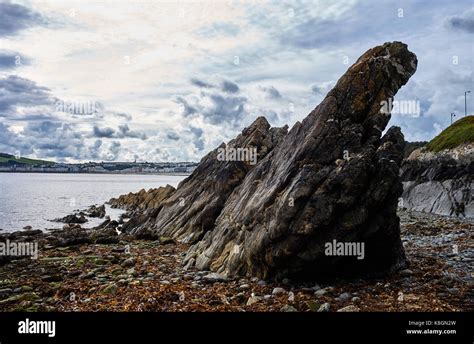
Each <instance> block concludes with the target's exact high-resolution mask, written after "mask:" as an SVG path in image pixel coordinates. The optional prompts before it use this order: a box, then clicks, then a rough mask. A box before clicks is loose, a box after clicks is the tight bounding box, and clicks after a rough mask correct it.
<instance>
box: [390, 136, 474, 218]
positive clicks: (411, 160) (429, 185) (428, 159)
mask: <svg viewBox="0 0 474 344" xmlns="http://www.w3.org/2000/svg"><path fill="white" fill-rule="evenodd" d="M401 176H402V181H403V195H402V198H401V200H400V202H399V206H401V207H404V208H408V209H411V210H416V211H423V212H428V213H434V214H438V215H447V216H464V217H468V218H474V185H473V176H474V144H472V143H468V144H463V145H461V146H459V147H457V148H454V149H449V150H444V151H441V152H438V153H433V152H429V151H427V150H426V149H424V148H421V149H417V150H415V151H413V153H412V154H411V155H410V156H409V157H408V159H406V160H405V161H404V162H403V164H402V167H401Z"/></svg>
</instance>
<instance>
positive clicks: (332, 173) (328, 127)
mask: <svg viewBox="0 0 474 344" xmlns="http://www.w3.org/2000/svg"><path fill="white" fill-rule="evenodd" d="M416 65H417V59H416V56H415V55H414V54H413V53H411V52H410V51H408V49H407V46H406V45H405V44H403V43H400V42H393V43H386V44H384V45H381V46H377V47H375V48H373V49H370V50H369V51H367V52H366V53H365V54H363V55H362V56H361V57H360V58H359V59H358V60H357V62H356V63H355V64H354V65H353V66H351V67H350V68H349V70H348V71H347V72H346V73H345V74H344V75H343V76H342V77H341V78H340V80H339V81H338V82H337V84H336V86H335V87H334V88H333V89H332V90H331V91H330V92H329V94H328V95H327V96H326V98H325V99H324V100H323V102H322V103H321V104H320V105H319V106H318V107H316V108H315V109H314V110H313V111H312V112H311V113H310V114H309V115H308V116H307V117H306V118H305V119H304V120H303V121H302V122H301V123H300V122H298V123H296V124H295V125H294V126H293V128H292V129H291V130H290V131H289V132H288V133H286V128H270V126H269V124H268V122H267V121H266V120H265V119H264V118H258V119H257V120H256V121H255V122H254V123H253V124H252V125H251V126H250V127H249V128H247V129H245V130H244V131H243V133H242V134H241V135H239V136H238V137H237V138H236V139H235V140H232V141H231V142H230V143H229V145H228V146H229V147H234V148H250V147H256V148H257V151H258V153H259V155H258V160H257V163H256V164H255V165H252V164H249V163H248V162H246V161H220V159H218V154H219V152H218V149H216V150H214V151H213V152H211V153H209V154H208V155H207V156H206V157H204V158H203V159H202V161H201V162H200V164H199V166H198V167H197V168H196V170H195V171H194V173H193V174H192V175H191V176H190V177H188V178H187V179H185V180H184V181H183V182H181V183H180V185H179V186H178V188H177V189H176V191H174V192H172V194H171V195H170V196H169V197H167V198H166V199H164V200H163V201H162V202H160V204H159V205H156V206H154V207H153V208H150V209H148V210H146V211H145V212H136V213H135V215H134V216H132V218H131V219H130V221H129V222H128V223H127V225H128V228H127V229H126V230H127V231H128V232H132V233H133V232H137V231H140V230H147V229H152V230H154V231H156V232H157V233H159V234H160V235H168V236H172V237H174V238H176V239H178V240H181V241H184V242H188V243H194V245H193V246H191V248H190V249H189V251H188V253H187V257H186V261H187V263H188V265H192V264H195V265H196V266H197V267H198V268H199V269H206V270H212V271H216V272H219V273H222V274H226V275H252V276H259V277H261V278H280V277H283V276H290V277H301V278H317V277H320V276H325V275H328V274H335V275H345V274H360V273H379V272H387V271H392V270H394V269H397V268H399V267H401V266H403V265H404V264H405V256H404V252H403V247H402V245H401V241H400V233H399V219H398V217H397V216H396V207H397V202H398V197H399V196H400V195H401V192H402V186H401V182H400V179H399V175H398V173H399V168H400V164H401V161H402V159H403V150H404V139H403V135H402V134H401V132H400V130H399V128H390V129H389V130H388V131H387V133H386V134H385V135H384V136H383V137H382V132H383V131H384V129H385V127H386V125H387V123H388V121H389V119H390V114H389V113H386V112H384V111H381V103H382V102H383V101H388V100H389V99H390V98H392V97H393V96H394V95H395V93H396V92H397V91H398V89H399V88H400V87H401V86H402V85H404V84H405V83H406V82H407V81H408V79H409V78H410V77H411V75H413V73H414V72H415V70H416ZM220 148H221V149H222V148H225V146H221V147H220ZM334 240H336V241H337V242H343V243H347V244H349V245H351V244H354V245H356V244H363V246H362V247H363V251H364V252H363V253H364V254H363V259H357V258H356V257H354V256H351V255H350V254H348V253H347V252H346V255H345V256H341V255H327V254H326V253H327V251H326V248H327V244H328V243H333V242H334Z"/></svg>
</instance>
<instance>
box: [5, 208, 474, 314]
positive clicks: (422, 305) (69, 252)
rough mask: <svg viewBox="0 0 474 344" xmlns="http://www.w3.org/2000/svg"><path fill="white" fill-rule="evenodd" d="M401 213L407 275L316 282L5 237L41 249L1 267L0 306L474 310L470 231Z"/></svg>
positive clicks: (95, 239)
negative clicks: (471, 302)
mask: <svg viewBox="0 0 474 344" xmlns="http://www.w3.org/2000/svg"><path fill="white" fill-rule="evenodd" d="M400 215H401V216H400V218H401V237H402V242H403V246H404V248H405V253H406V256H407V261H408V265H409V266H408V268H405V269H404V270H402V271H398V272H395V273H393V274H390V275H387V276H383V277H378V278H357V279H332V280H323V279H320V280H315V281H312V282H310V281H306V282H301V281H300V282H298V281H291V280H288V279H284V280H282V281H279V282H276V281H272V280H267V281H263V280H260V279H258V278H252V277H245V276H244V277H227V276H224V275H221V274H217V273H215V272H211V271H199V270H197V269H195V268H193V267H187V266H185V265H184V262H183V258H184V253H185V252H186V250H187V248H188V245H186V244H181V243H178V242H175V241H174V240H173V239H171V238H165V237H153V236H151V237H147V238H145V237H137V236H132V235H129V234H121V235H118V234H117V233H116V232H115V230H114V229H103V228H102V229H95V230H86V229H80V228H76V229H74V228H75V227H74V226H72V227H71V228H70V229H66V230H60V231H51V232H48V233H38V232H37V231H29V233H28V231H23V232H16V233H6V235H3V234H2V233H0V238H2V239H3V240H5V239H6V238H8V239H10V240H12V238H14V237H16V240H20V241H25V242H26V241H27V242H31V241H34V242H37V243H39V255H38V259H36V260H33V259H30V258H27V259H14V260H12V261H11V262H10V263H7V264H5V265H2V266H0V305H2V310H3V311H15V310H26V311H171V312H174V311H237V312H240V311H259V312H260V311H264V312H267V311H269V312H274V311H290V312H293V311H302V312H307V311H309V312H311V311H321V312H323V311H352V312H357V311H390V312H392V311H436V312H437V311H454V312H457V311H469V310H471V311H472V309H470V307H471V306H469V280H470V278H471V277H470V274H469V271H470V270H469V265H470V264H471V263H472V261H473V259H474V249H473V248H471V247H470V244H469V240H470V238H469V236H470V233H472V231H473V230H474V224H472V223H471V222H464V221H460V220H455V219H446V218H443V217H440V216H436V215H435V216H431V215H429V214H419V213H416V212H407V211H401V212H400ZM105 227H107V226H105ZM453 247H456V251H453ZM456 252H457V253H456ZM25 276H28V277H25Z"/></svg>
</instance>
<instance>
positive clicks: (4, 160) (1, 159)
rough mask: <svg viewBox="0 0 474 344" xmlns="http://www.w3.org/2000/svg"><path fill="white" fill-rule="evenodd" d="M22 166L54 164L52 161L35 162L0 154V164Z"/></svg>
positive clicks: (34, 160)
mask: <svg viewBox="0 0 474 344" xmlns="http://www.w3.org/2000/svg"><path fill="white" fill-rule="evenodd" d="M9 163H10V164H12V163H17V164H23V165H51V164H54V162H52V161H45V160H36V159H29V158H24V157H19V158H16V157H15V156H13V155H11V154H5V153H0V164H1V165H5V164H9Z"/></svg>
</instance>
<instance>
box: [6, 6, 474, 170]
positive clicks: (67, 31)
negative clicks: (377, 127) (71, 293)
mask: <svg viewBox="0 0 474 344" xmlns="http://www.w3.org/2000/svg"><path fill="white" fill-rule="evenodd" d="M393 40H401V41H403V42H405V43H407V44H408V46H409V49H410V50H412V51H413V52H415V53H416V55H417V56H418V61H419V63H418V71H417V73H416V74H415V75H414V77H413V78H412V79H411V80H410V81H409V83H408V84H407V85H406V86H405V87H404V88H403V89H402V90H401V91H400V92H399V94H398V95H397V98H396V100H400V101H403V100H408V101H417V102H419V104H420V113H419V114H414V113H409V114H404V113H401V114H394V115H393V116H392V120H391V124H392V125H398V126H401V127H402V131H403V132H404V134H405V137H406V139H407V140H410V141H416V140H429V139H431V138H432V137H433V136H435V135H436V134H437V133H439V131H440V130H442V129H443V128H445V127H446V126H447V125H449V123H450V113H451V112H454V113H456V115H457V118H459V117H462V116H463V115H464V91H465V90H472V91H473V93H471V94H469V95H468V98H467V99H468V104H467V105H468V112H469V113H471V114H472V113H474V87H473V80H474V72H473V66H474V57H473V56H474V43H473V42H474V6H473V3H472V1H470V0H457V1H448V0H446V1H436V0H433V1H429V2H427V1H414V0H408V1H392V0H388V1H357V0H339V1H326V0H319V1H318V0H313V1H304V0H300V1H267V2H264V1H242V0H240V1H237V0H235V1H166V2H165V1H162V2H160V1H153V2H152V1H140V0H133V1H132V0H127V1H125V0H114V1H107V0H103V1H100V0H99V1H87V0H81V1H65V0H61V1H60V0H57V1H56V0H42V1H40V0H37V1H19V2H17V1H5V0H0V152H7V153H11V154H17V155H22V156H31V157H36V158H44V159H51V160H58V161H68V162H77V161H89V160H96V161H100V160H104V161H105V160H110V161H124V160H134V159H137V160H138V161H183V160H187V161H198V160H199V159H200V158H201V157H202V156H203V155H204V154H205V153H206V152H208V151H209V150H211V149H213V148H215V147H216V146H217V145H219V144H220V143H221V142H222V141H228V140H229V139H231V138H233V137H234V136H235V135H236V134H237V133H238V132H240V131H241V130H242V129H243V128H244V127H245V126H247V125H249V124H250V123H251V122H252V121H253V120H254V119H255V118H256V117H257V116H261V115H264V116H266V118H267V119H268V120H269V122H270V123H271V124H272V126H282V125H284V124H289V125H290V126H291V125H293V124H294V123H295V122H296V121H298V120H301V119H303V118H304V117H305V116H306V115H307V114H308V113H309V111H310V110H312V109H313V108H314V107H315V106H316V105H318V103H319V102H320V101H321V100H322V99H323V97H324V96H325V94H326V93H327V91H328V90H330V89H331V87H332V86H333V85H334V84H335V82H336V81H337V79H338V78H339V77H340V76H341V75H342V74H343V73H344V72H345V70H346V69H347V68H348V67H349V66H350V65H351V64H352V63H354V62H355V60H356V59H357V58H358V57H359V56H360V55H361V54H362V53H363V52H365V51H366V50H367V49H369V48H371V47H373V46H375V45H379V44H381V43H384V42H386V41H393Z"/></svg>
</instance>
